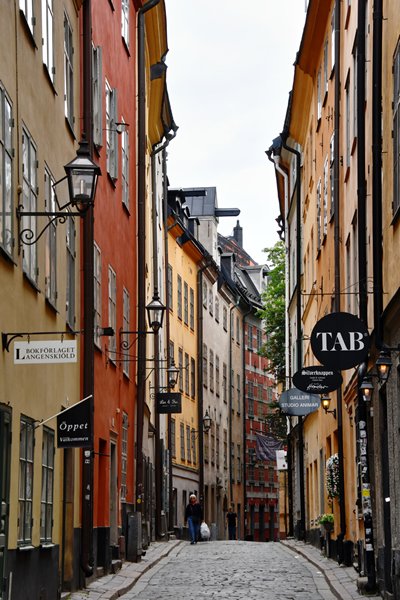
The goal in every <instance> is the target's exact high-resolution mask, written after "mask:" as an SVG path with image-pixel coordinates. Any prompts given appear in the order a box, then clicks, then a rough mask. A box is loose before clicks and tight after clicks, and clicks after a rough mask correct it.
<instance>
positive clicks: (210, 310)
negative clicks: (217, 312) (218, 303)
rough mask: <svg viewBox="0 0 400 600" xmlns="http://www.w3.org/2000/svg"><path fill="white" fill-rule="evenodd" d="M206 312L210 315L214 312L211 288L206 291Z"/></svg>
mask: <svg viewBox="0 0 400 600" xmlns="http://www.w3.org/2000/svg"><path fill="white" fill-rule="evenodd" d="M208 312H209V313H210V315H211V316H213V314H214V294H213V291H212V288H210V290H209V292H208Z"/></svg>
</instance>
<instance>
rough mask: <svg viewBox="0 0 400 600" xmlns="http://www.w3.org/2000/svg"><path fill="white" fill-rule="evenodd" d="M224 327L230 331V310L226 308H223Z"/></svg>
mask: <svg viewBox="0 0 400 600" xmlns="http://www.w3.org/2000/svg"><path fill="white" fill-rule="evenodd" d="M222 327H223V328H224V329H225V331H228V309H227V308H226V306H224V307H223V308H222Z"/></svg>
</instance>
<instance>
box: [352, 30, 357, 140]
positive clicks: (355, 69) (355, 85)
mask: <svg viewBox="0 0 400 600" xmlns="http://www.w3.org/2000/svg"><path fill="white" fill-rule="evenodd" d="M352 56H353V115H352V116H353V122H352V128H353V139H354V138H356V137H357V104H358V88H357V79H358V77H357V71H358V69H357V62H358V59H357V41H355V42H354V47H353V52H352Z"/></svg>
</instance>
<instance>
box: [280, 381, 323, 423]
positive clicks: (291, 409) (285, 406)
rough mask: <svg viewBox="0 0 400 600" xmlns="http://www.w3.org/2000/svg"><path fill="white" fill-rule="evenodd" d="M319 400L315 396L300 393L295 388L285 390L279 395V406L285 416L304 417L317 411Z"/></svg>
mask: <svg viewBox="0 0 400 600" xmlns="http://www.w3.org/2000/svg"><path fill="white" fill-rule="evenodd" d="M320 405H321V399H320V397H319V396H317V395H316V394H309V393H307V392H302V391H301V390H298V389H297V388H291V389H290V390H286V392H283V393H282V394H281V395H280V398H279V406H280V408H281V410H282V412H284V413H285V414H286V415H291V416H293V417H304V416H305V415H309V414H310V413H312V412H314V411H316V410H318V408H319V407H320Z"/></svg>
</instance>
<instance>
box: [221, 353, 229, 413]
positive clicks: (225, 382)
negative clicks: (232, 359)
mask: <svg viewBox="0 0 400 600" xmlns="http://www.w3.org/2000/svg"><path fill="white" fill-rule="evenodd" d="M227 370H228V368H227V366H226V364H225V363H223V364H222V400H223V401H224V402H225V404H226V403H227V402H228V397H227V392H228V376H227Z"/></svg>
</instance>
